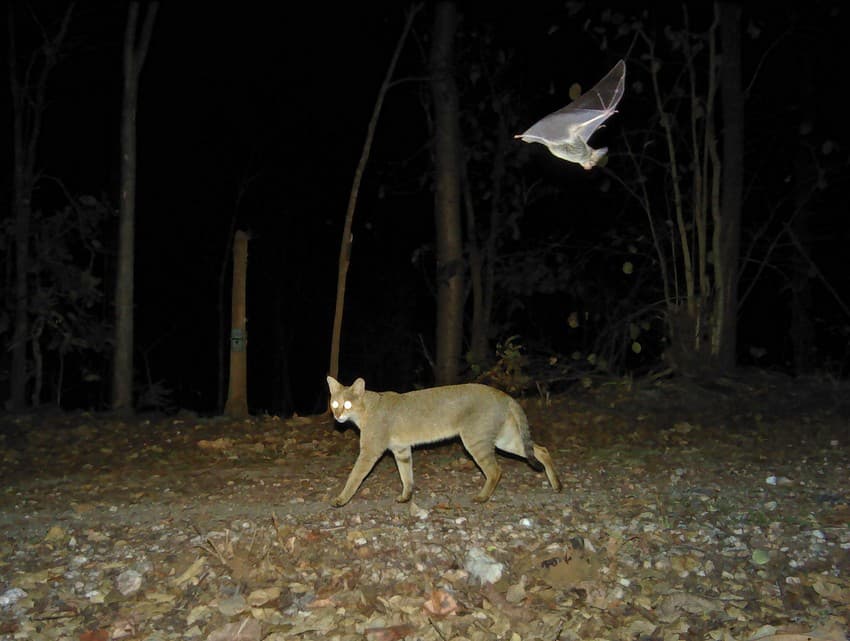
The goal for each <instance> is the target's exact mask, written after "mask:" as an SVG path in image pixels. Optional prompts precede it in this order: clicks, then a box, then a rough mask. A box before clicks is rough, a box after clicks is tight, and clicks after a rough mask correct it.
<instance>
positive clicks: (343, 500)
mask: <svg viewBox="0 0 850 641" xmlns="http://www.w3.org/2000/svg"><path fill="white" fill-rule="evenodd" d="M346 503H348V499H346V498H343V497H342V496H338V497H336V498H335V499H334V500H333V501H331V505H333V506H334V507H342V506H343V505H345V504H346Z"/></svg>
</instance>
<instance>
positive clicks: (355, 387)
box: [351, 378, 366, 396]
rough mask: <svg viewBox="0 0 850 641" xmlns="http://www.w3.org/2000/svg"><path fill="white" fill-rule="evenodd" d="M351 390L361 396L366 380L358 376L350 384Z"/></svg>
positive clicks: (364, 389)
mask: <svg viewBox="0 0 850 641" xmlns="http://www.w3.org/2000/svg"><path fill="white" fill-rule="evenodd" d="M351 391H352V392H354V393H355V394H356V395H357V396H363V393H364V392H365V391H366V381H364V380H363V379H362V378H358V379H357V380H356V381H354V382H353V383H352V384H351Z"/></svg>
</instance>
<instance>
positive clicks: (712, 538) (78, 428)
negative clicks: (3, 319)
mask: <svg viewBox="0 0 850 641" xmlns="http://www.w3.org/2000/svg"><path fill="white" fill-rule="evenodd" d="M806 385H809V386H810V387H811V390H810V392H811V393H810V394H806V393H805V391H806V390H805V386H806ZM824 387H825V385H823V384H822V382H821V384H816V382H809V383H807V382H806V381H800V380H796V381H791V380H785V379H782V378H780V377H775V376H773V377H765V376H763V375H759V376H755V377H750V378H746V379H744V380H738V381H735V382H734V384H728V385H713V386H710V387H704V388H701V387H697V386H694V385H693V383H691V382H676V381H661V382H656V383H654V384H651V385H650V384H648V383H647V384H637V383H635V382H629V383H627V384H624V383H617V384H609V385H602V386H598V387H597V388H594V389H592V390H583V391H581V392H575V393H571V394H568V395H566V396H563V397H554V398H553V399H551V400H550V401H549V402H547V403H541V402H539V401H538V400H537V399H526V400H525V402H524V405H525V407H526V408H527V410H528V413H529V416H530V418H531V419H532V425H533V429H534V433H535V437H536V438H537V440H539V441H540V442H542V443H545V444H546V445H547V446H548V447H549V449H550V451H551V452H552V453H553V457H554V458H555V461H556V464H557V465H558V467H559V471H560V472H561V473H562V477H563V480H564V485H565V489H564V491H563V493H561V494H555V493H553V492H551V490H550V488H549V487H548V485H547V484H546V480H545V478H543V477H542V476H541V475H538V474H536V473H535V472H534V471H533V470H531V469H530V468H529V467H528V466H527V465H525V463H524V462H523V461H521V460H513V459H510V458H500V463H501V464H502V466H503V468H504V475H503V477H502V481H501V483H500V485H499V487H498V488H497V491H496V493H495V494H494V496H493V498H492V499H491V500H490V502H488V503H486V504H484V505H479V504H476V503H474V502H472V501H471V500H470V499H471V497H472V496H473V495H474V494H475V493H476V492H477V491H478V489H479V486H480V483H481V481H482V479H481V475H480V473H479V472H478V471H477V469H476V468H475V466H474V465H473V464H471V463H470V461H469V459H468V457H467V456H466V454H465V453H464V451H463V449H462V448H461V447H460V445H459V444H457V443H450V444H443V445H440V446H435V447H427V448H422V449H420V450H417V452H416V455H415V458H416V471H415V476H416V479H415V480H416V492H415V495H414V501H415V503H411V504H408V505H402V504H397V503H395V502H394V500H393V497H394V496H395V495H396V494H397V490H398V483H399V482H398V479H397V473H396V470H395V467H394V465H393V464H392V460H391V459H389V458H385V459H383V460H382V461H381V462H379V464H378V465H377V466H376V468H375V470H374V471H373V472H372V474H371V475H370V476H369V477H368V479H367V480H366V482H365V483H364V485H363V487H362V488H361V490H360V492H359V493H358V494H357V495H356V496H355V498H354V500H353V501H352V502H351V503H350V504H349V505H348V506H346V507H345V508H342V509H334V508H331V507H329V501H330V500H331V498H332V497H333V496H335V493H336V492H337V491H338V489H339V486H340V485H341V484H342V483H343V482H344V480H345V478H346V476H347V474H348V471H349V469H350V466H351V465H352V463H353V461H354V458H355V457H356V453H357V438H356V433H355V432H354V431H353V430H341V429H339V428H338V427H336V426H335V425H334V424H333V423H332V421H331V420H330V419H329V417H327V416H317V417H295V418H293V419H288V420H282V419H279V418H277V417H272V416H258V417H255V418H252V419H250V420H246V421H227V420H222V419H220V418H201V417H197V416H195V415H192V414H190V413H181V414H178V415H175V416H169V417H167V416H149V417H145V416H140V417H138V418H136V419H134V420H119V419H116V418H114V417H111V416H108V415H95V414H85V413H68V414H58V413H57V414H50V415H43V414H33V415H27V416H16V417H10V416H7V417H4V419H3V420H4V424H3V428H4V429H3V440H2V441H0V460H2V461H3V464H2V465H3V467H2V470H3V472H2V473H3V480H4V483H3V486H2V492H0V638H2V639H33V640H36V641H40V640H48V639H50V640H52V639H60V638H76V639H81V640H101V639H103V640H109V639H128V640H130V639H145V640H149V641H168V640H173V639H188V640H193V639H199V640H207V641H213V640H218V641H236V640H246V641H253V640H261V639H265V640H271V641H277V640H283V639H320V638H321V639H325V638H327V639H339V640H348V639H369V640H372V641H395V640H398V639H430V640H434V641H444V640H449V639H457V640H459V641H460V640H463V639H468V640H470V641H472V640H484V639H509V640H511V641H522V640H524V639H541V640H547V641H548V640H556V639H563V640H567V641H574V640H577V639H622V640H625V639H641V638H644V639H663V640H664V641H679V640H682V641H686V640H688V641H689V640H691V639H709V640H713V641H737V640H742V641H743V640H747V641H839V640H844V639H846V634H847V630H848V617H850V560H849V559H850V489H849V488H848V484H847V479H848V477H850V475H848V469H850V447H849V446H848V443H849V442H850V428H848V415H849V414H850V412H849V411H848V399H850V394H847V391H848V390H847V389H835V390H834V393H833V394H832V395H830V393H829V391H830V390H828V389H827V390H825V389H824ZM833 387H834V386H833Z"/></svg>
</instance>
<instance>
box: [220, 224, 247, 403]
mask: <svg viewBox="0 0 850 641" xmlns="http://www.w3.org/2000/svg"><path fill="white" fill-rule="evenodd" d="M247 276H248V234H246V233H245V232H244V231H241V230H240V231H237V232H236V235H235V237H234V239H233V293H232V295H231V299H230V306H231V309H232V312H231V314H232V315H231V330H230V382H229V384H228V388H227V402H226V403H225V404H224V413H225V415H227V416H229V417H231V418H245V417H246V416H248V334H247V322H248V321H247V318H248V312H247V310H248V305H247V295H246V282H247Z"/></svg>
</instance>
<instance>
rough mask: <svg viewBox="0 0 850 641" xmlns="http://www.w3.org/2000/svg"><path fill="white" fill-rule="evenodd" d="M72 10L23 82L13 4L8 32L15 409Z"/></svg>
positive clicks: (19, 401)
mask: <svg viewBox="0 0 850 641" xmlns="http://www.w3.org/2000/svg"><path fill="white" fill-rule="evenodd" d="M72 10H73V5H70V6H69V7H68V8H67V9H66V11H65V15H64V16H63V18H62V22H61V23H60V26H59V29H58V30H57V32H56V34H55V35H54V36H53V37H52V38H48V36H47V35H46V34H45V36H44V38H45V39H44V43H43V44H42V45H41V47H40V48H39V50H38V51H36V52H34V53H33V54H32V57H31V58H30V60H29V62H28V64H27V68H26V70H25V71H24V74H23V77H20V76H19V70H18V64H17V56H18V51H17V45H16V39H15V12H14V8H13V4H12V3H9V5H8V13H7V16H8V25H7V26H8V29H9V61H8V62H9V93H10V95H11V99H12V151H13V154H14V158H13V163H14V168H13V171H12V215H13V216H14V218H15V227H14V238H15V284H14V310H15V311H14V332H13V337H12V346H11V347H12V363H11V371H10V372H9V378H10V380H9V383H10V397H9V403H8V407H9V409H10V410H22V409H24V408H25V407H26V386H27V379H28V376H27V344H28V343H29V342H30V338H31V336H30V334H31V332H30V328H29V315H28V307H29V283H28V281H27V275H28V274H29V267H30V256H29V236H30V218H31V217H32V202H31V199H32V191H33V187H34V186H35V182H36V171H35V160H36V152H37V149H38V141H39V138H40V136H41V122H42V116H43V114H44V109H45V107H46V101H45V93H46V90H47V78H48V76H49V74H50V71H51V70H52V69H53V67H54V66H55V65H56V62H57V60H58V54H59V51H60V48H61V46H62V43H63V41H64V39H65V35H66V34H67V32H68V26H69V24H70V22H71V12H72Z"/></svg>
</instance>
